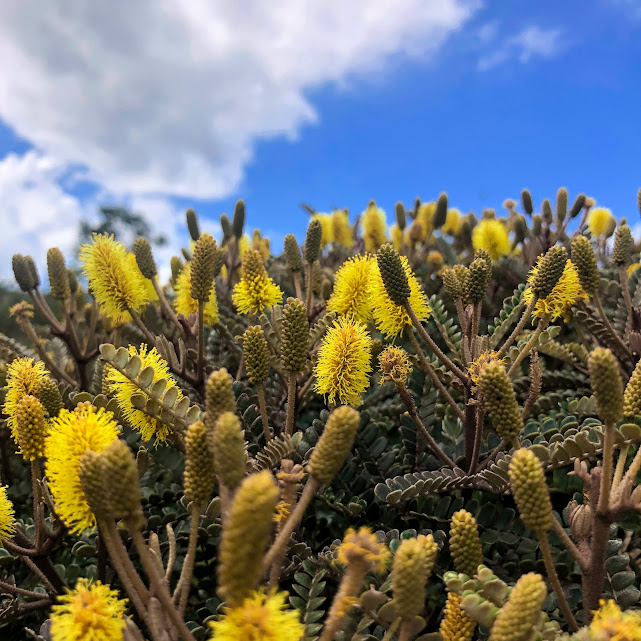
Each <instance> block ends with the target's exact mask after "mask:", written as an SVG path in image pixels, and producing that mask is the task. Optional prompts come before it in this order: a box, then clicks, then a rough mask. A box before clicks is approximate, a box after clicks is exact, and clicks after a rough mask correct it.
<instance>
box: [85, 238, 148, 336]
mask: <svg viewBox="0 0 641 641" xmlns="http://www.w3.org/2000/svg"><path fill="white" fill-rule="evenodd" d="M80 260H81V261H82V271H83V273H84V274H85V276H86V277H87V280H88V281H89V289H90V290H91V293H92V294H93V296H94V298H95V299H96V301H98V305H99V306H100V311H101V312H102V313H103V314H104V315H105V316H107V318H109V320H110V321H111V322H112V323H114V324H121V323H126V322H128V321H129V320H131V316H130V314H129V310H130V309H131V310H133V311H135V312H140V311H141V310H142V309H143V308H144V307H145V306H146V305H147V303H148V302H149V300H150V298H149V291H148V289H147V284H146V282H145V281H146V279H145V277H144V276H143V275H142V274H141V273H140V269H138V265H137V264H136V259H135V257H134V260H133V262H132V261H131V259H130V258H129V252H128V251H127V249H126V248H125V246H124V245H123V244H122V243H119V242H118V241H116V240H114V237H113V236H112V235H110V234H94V236H93V238H92V241H91V243H88V244H85V245H82V247H81V248H80Z"/></svg>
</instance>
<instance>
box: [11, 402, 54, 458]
mask: <svg viewBox="0 0 641 641" xmlns="http://www.w3.org/2000/svg"><path fill="white" fill-rule="evenodd" d="M48 431H49V426H48V424H47V421H46V420H45V408H44V407H43V406H42V403H41V402H40V401H39V400H38V399H37V398H36V397H35V396H31V395H29V394H27V395H26V396H23V397H22V398H21V399H20V400H19V401H18V405H17V407H16V434H17V437H18V446H19V447H20V453H21V454H22V457H23V458H24V460H25V461H37V460H38V459H39V458H42V457H43V456H44V452H45V438H46V437H47V433H48Z"/></svg>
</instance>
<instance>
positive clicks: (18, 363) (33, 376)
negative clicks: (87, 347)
mask: <svg viewBox="0 0 641 641" xmlns="http://www.w3.org/2000/svg"><path fill="white" fill-rule="evenodd" d="M47 374H49V372H48V371H47V370H46V369H45V364H44V363H43V362H42V361H37V362H34V360H33V358H16V359H15V360H14V361H12V362H11V364H10V365H9V367H7V386H6V387H5V389H6V391H7V392H6V396H5V400H4V407H3V408H2V410H3V412H4V413H5V414H6V415H7V424H8V425H9V429H10V430H11V436H12V437H13V440H14V441H15V442H16V443H17V442H18V432H17V423H16V410H17V409H18V403H19V402H20V400H21V399H22V398H23V397H24V396H27V395H31V396H38V391H39V390H40V381H42V379H43V378H45V377H46V376H47Z"/></svg>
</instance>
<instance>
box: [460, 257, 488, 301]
mask: <svg viewBox="0 0 641 641" xmlns="http://www.w3.org/2000/svg"><path fill="white" fill-rule="evenodd" d="M487 275H488V265H487V263H486V262H485V260H483V259H482V258H477V259H475V260H473V261H472V263H471V265H470V267H469V269H468V272H467V282H466V284H465V296H466V298H467V299H468V300H469V301H470V302H472V303H480V302H481V301H482V300H483V299H484V298H485V292H486V291H487V284H488V278H487Z"/></svg>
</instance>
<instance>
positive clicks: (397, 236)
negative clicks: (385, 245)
mask: <svg viewBox="0 0 641 641" xmlns="http://www.w3.org/2000/svg"><path fill="white" fill-rule="evenodd" d="M389 231H390V236H391V238H392V245H394V249H395V250H396V251H397V252H400V251H401V248H402V246H403V230H402V229H401V228H400V227H399V226H398V225H397V224H394V225H392V226H391V227H390V228H389Z"/></svg>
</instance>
